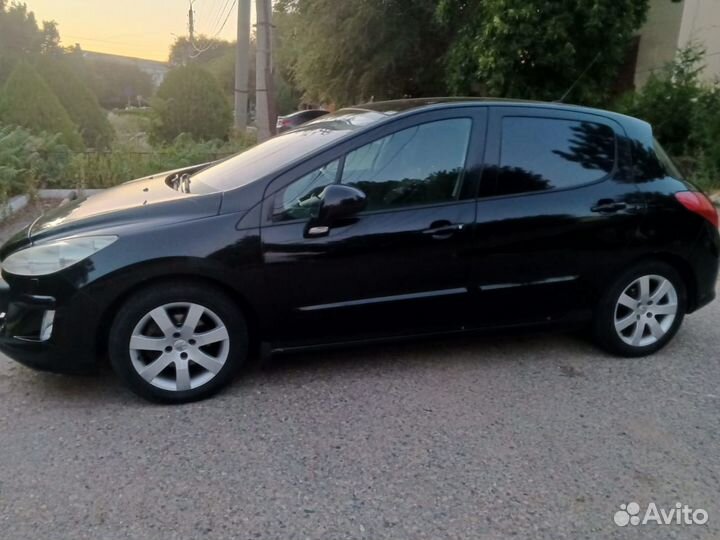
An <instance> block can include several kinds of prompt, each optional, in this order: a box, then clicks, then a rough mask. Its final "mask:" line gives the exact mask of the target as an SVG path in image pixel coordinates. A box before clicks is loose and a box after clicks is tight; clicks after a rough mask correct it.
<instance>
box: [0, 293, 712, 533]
mask: <svg viewBox="0 0 720 540" xmlns="http://www.w3.org/2000/svg"><path fill="white" fill-rule="evenodd" d="M719 317H720V304H718V303H715V304H713V305H712V306H710V307H709V308H706V309H705V310H703V311H702V312H700V313H698V314H696V315H693V316H691V317H689V318H688V319H687V320H686V321H685V324H684V327H683V328H682V330H681V331H680V333H679V334H678V336H677V337H676V339H675V341H674V342H673V343H671V344H670V345H669V346H668V347H667V348H666V349H665V350H664V351H662V352H661V353H659V354H657V355H655V356H654V357H651V358H645V359H639V360H621V359H616V358H613V357H610V356H608V355H606V354H604V353H602V352H599V351H598V350H596V349H595V348H593V346H592V345H590V344H589V343H586V342H585V341H584V340H582V339H581V338H579V337H576V336H573V335H562V334H561V335H551V334H524V335H519V336H518V335H515V336H501V337H483V338H477V337H474V338H461V339H453V340H441V341H432V342H425V343H420V344H417V343H416V344H403V345H400V344H396V345H391V346H383V347H372V348H362V349H354V350H346V351H333V352H323V353H313V354H306V355H294V356H286V357H280V358H275V359H274V360H273V361H271V362H270V364H268V365H266V366H264V367H262V368H259V369H257V370H255V371H254V372H252V373H250V374H249V375H246V376H245V377H244V378H241V379H239V380H238V381H236V382H235V383H234V384H233V385H232V386H231V387H230V388H229V389H228V390H227V391H225V392H223V393H222V394H220V395H219V396H217V397H215V398H213V399H211V400H208V401H205V402H201V403H196V404H191V405H186V406H175V407H171V406H158V405H151V404H148V403H145V402H143V401H141V400H140V399H139V398H136V397H134V396H133V395H132V394H130V393H129V392H128V391H126V390H124V389H123V388H121V387H120V386H119V385H118V383H117V381H116V379H115V377H114V376H113V375H112V373H111V372H109V371H105V372H103V373H101V374H100V375H97V376H91V377H81V378H77V377H76V378H73V377H64V376H58V375H50V374H43V373H36V372H34V371H31V370H30V369H27V368H25V367H22V366H20V365H16V364H15V363H13V362H11V361H9V360H7V359H5V358H1V359H0V537H1V538H7V539H13V540H15V539H17V540H19V539H26V538H28V539H30V538H32V539H42V538H62V539H64V538H67V539H82V538H93V539H95V538H103V539H104V538H138V539H140V538H243V539H244V538H283V539H285V538H328V539H340V538H368V539H377V538H397V539H404V538H408V539H422V538H428V539H440V538H509V537H513V536H514V537H518V538H534V539H537V538H548V539H557V538H571V539H579V538H593V539H594V538H609V537H618V538H720V507H719V506H720V505H719V504H718V503H719V501H720V497H719V495H720V440H719V439H720V435H718V434H719V433H720V429H719V428H720V420H719V419H718V411H719V410H720V388H719V384H718V383H720V362H718V348H719V347H720V332H719V331H718V323H717V321H718V318H719ZM631 501H637V502H639V503H641V505H646V504H648V503H649V502H655V503H656V504H657V505H658V506H663V505H664V506H665V507H666V508H671V507H672V506H673V505H674V503H675V502H682V503H683V504H688V505H690V506H692V507H693V508H703V509H705V510H706V511H707V512H708V514H709V522H708V523H707V524H706V525H704V526H698V525H693V526H682V525H672V526H659V525H654V524H648V525H639V526H636V527H633V526H627V527H625V528H620V527H618V526H616V525H615V524H614V522H613V515H614V513H615V512H616V511H617V510H618V509H619V505H620V504H622V503H629V502H631Z"/></svg>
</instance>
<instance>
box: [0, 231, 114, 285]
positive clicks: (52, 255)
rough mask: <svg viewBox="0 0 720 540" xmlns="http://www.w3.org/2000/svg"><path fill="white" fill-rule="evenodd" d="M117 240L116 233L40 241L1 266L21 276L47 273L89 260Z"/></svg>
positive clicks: (8, 271) (12, 256)
mask: <svg viewBox="0 0 720 540" xmlns="http://www.w3.org/2000/svg"><path fill="white" fill-rule="evenodd" d="M115 240H117V236H86V237H78V238H67V239H65V240H58V241H55V242H51V243H49V244H40V245H37V246H33V247H29V248H27V249H23V250H21V251H18V252H16V253H13V254H12V255H10V256H9V257H8V258H7V259H5V260H4V261H3V263H2V268H3V270H5V271H6V272H7V273H8V274H16V275H18V276H45V275H47V274H53V273H55V272H59V271H60V270H62V269H64V268H67V267H68V266H72V265H73V264H75V263H78V262H80V261H82V260H83V259H87V258H88V257H89V256H90V255H93V254H94V253H97V252H98V251H100V250H101V249H103V248H106V247H108V246H109V245H110V244H112V243H113V242H114V241H115Z"/></svg>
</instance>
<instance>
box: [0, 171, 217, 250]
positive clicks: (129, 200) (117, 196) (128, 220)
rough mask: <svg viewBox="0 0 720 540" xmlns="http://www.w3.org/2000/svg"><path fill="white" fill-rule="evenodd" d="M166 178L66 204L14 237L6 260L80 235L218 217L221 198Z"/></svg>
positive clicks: (138, 182) (7, 247)
mask: <svg viewBox="0 0 720 540" xmlns="http://www.w3.org/2000/svg"><path fill="white" fill-rule="evenodd" d="M165 178H166V175H157V176H153V177H148V178H143V179H140V180H133V181H131V182H127V183H125V184H121V185H119V186H117V187H114V188H110V189H107V190H103V191H101V192H98V193H95V194H93V195H90V196H87V197H78V198H76V199H75V200H72V201H68V202H65V203H63V204H61V205H60V206H59V207H58V208H56V209H54V210H51V211H50V212H48V213H46V214H44V215H43V216H41V217H40V218H38V219H37V220H36V221H35V222H34V223H33V224H32V225H30V226H29V227H27V228H26V229H24V230H23V231H21V232H19V233H18V234H16V235H15V236H14V237H13V238H11V239H10V240H9V241H8V242H7V243H6V244H5V245H4V246H3V247H2V249H1V250H0V258H2V259H4V258H5V257H6V256H7V255H8V254H9V253H11V252H13V251H15V250H17V249H20V248H22V247H24V246H26V245H29V244H32V243H34V242H37V241H39V240H45V239H52V238H55V237H63V236H71V235H75V234H95V233H97V234H111V233H112V232H113V230H120V229H121V228H123V227H132V226H134V225H136V224H138V223H139V222H142V223H143V226H145V227H147V226H162V225H163V224H169V223H178V222H182V221H190V220H193V219H200V218H203V217H209V216H213V215H217V214H218V212H219V210H220V205H221V203H222V194H221V193H209V194H191V193H183V192H180V191H177V190H175V189H173V188H172V187H170V186H169V185H168V184H167V183H166V182H165Z"/></svg>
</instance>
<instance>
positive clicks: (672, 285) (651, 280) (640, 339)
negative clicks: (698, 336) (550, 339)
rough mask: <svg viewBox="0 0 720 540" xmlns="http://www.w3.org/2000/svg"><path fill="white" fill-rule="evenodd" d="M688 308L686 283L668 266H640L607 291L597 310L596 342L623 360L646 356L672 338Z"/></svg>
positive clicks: (622, 276)
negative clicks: (626, 357)
mask: <svg viewBox="0 0 720 540" xmlns="http://www.w3.org/2000/svg"><path fill="white" fill-rule="evenodd" d="M686 306H687V293H686V287H685V283H684V282H683V279H682V277H681V276H680V274H678V272H677V271H676V270H675V269H674V268H673V267H672V266H670V265H669V264H666V263H664V262H660V261H649V262H643V263H640V264H638V265H636V266H634V267H632V268H631V269H629V270H628V271H627V272H625V273H623V274H622V275H621V276H620V277H618V279H616V280H615V281H614V282H613V284H612V285H611V286H610V287H608V289H607V291H606V292H605V294H604V295H603V298H602V299H601V300H600V302H599V303H598V306H597V310H596V314H595V320H594V334H595V338H596V341H597V342H598V344H599V345H600V346H602V347H603V348H605V349H606V350H608V351H610V352H612V353H615V354H618V355H621V356H629V357H636V356H644V355H647V354H651V353H653V352H655V351H657V350H659V349H661V348H663V347H664V346H665V345H667V343H668V342H669V341H670V340H671V339H672V338H673V336H674V335H675V333H676V332H677V331H678V328H680V325H681V324H682V321H683V317H684V316H685V310H686Z"/></svg>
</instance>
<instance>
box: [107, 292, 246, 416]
mask: <svg viewBox="0 0 720 540" xmlns="http://www.w3.org/2000/svg"><path fill="white" fill-rule="evenodd" d="M185 323H187V324H185ZM108 348H109V351H108V353H109V356H110V363H111V364H112V366H113V369H114V370H115V372H116V373H117V374H118V376H119V377H120V379H121V380H122V381H123V382H124V383H125V385H126V386H128V387H129V388H130V389H131V390H132V391H133V392H135V393H136V394H138V395H139V396H141V397H143V398H146V399H148V400H151V401H156V402H161V403H187V402H190V401H197V400H200V399H204V398H207V397H209V396H211V395H212V394H214V393H216V392H217V391H219V390H220V389H221V388H223V387H224V386H225V385H227V384H228V383H229V382H230V381H231V380H232V378H233V377H234V375H235V374H236V373H237V372H238V370H239V369H240V367H241V366H242V365H243V364H244V363H245V361H246V360H247V356H248V332H247V324H246V322H245V318H244V317H243V314H242V312H241V310H240V309H239V308H238V306H236V305H235V303H234V302H232V301H231V300H230V299H229V298H228V297H227V296H226V295H225V294H223V293H222V292H221V291H219V290H217V289H215V288H213V287H211V286H203V285H198V284H195V283H185V282H172V283H170V284H168V285H162V284H159V285H157V286H156V287H154V288H147V289H143V290H142V291H139V292H138V293H136V294H134V295H133V296H131V297H130V298H129V299H128V300H127V301H126V302H125V303H124V304H123V305H122V307H121V308H120V310H119V311H118V313H117V315H116V317H115V320H114V321H113V324H112V327H111V328H110V335H109V339H108Z"/></svg>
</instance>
